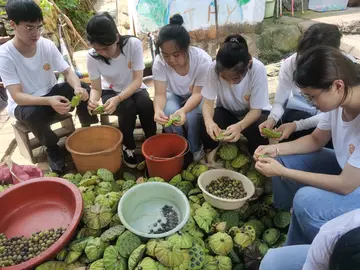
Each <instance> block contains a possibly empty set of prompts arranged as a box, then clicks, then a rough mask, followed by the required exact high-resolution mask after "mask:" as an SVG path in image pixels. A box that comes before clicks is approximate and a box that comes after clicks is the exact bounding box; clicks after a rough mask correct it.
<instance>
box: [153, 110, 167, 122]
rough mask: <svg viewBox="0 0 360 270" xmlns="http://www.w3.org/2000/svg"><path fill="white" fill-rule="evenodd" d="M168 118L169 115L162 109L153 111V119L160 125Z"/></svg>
mask: <svg viewBox="0 0 360 270" xmlns="http://www.w3.org/2000/svg"><path fill="white" fill-rule="evenodd" d="M168 120H169V117H167V116H166V115H165V113H164V112H163V111H162V110H156V111H155V115H154V121H155V122H156V123H158V124H160V125H165V124H166V123H167V121H168Z"/></svg>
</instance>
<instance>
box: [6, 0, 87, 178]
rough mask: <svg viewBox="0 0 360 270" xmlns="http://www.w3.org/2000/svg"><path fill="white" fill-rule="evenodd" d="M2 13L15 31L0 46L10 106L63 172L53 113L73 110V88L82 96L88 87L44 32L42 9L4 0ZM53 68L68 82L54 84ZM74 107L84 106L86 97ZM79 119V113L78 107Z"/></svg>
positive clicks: (23, 0)
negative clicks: (51, 123) (52, 123)
mask: <svg viewBox="0 0 360 270" xmlns="http://www.w3.org/2000/svg"><path fill="white" fill-rule="evenodd" d="M6 13H7V16H8V18H9V20H10V24H11V26H12V27H13V29H14V33H15V36H14V38H13V39H12V40H10V41H8V42H6V43H5V44H3V45H2V46H1V47H0V77H1V79H2V81H3V83H4V86H5V88H6V89H7V90H8V93H9V95H8V96H9V100H8V112H9V115H10V116H14V117H15V118H16V119H17V120H18V121H20V122H22V123H23V124H24V125H26V126H27V128H28V129H29V130H30V131H31V132H32V133H33V134H34V135H35V137H36V138H37V139H38V140H39V142H40V144H41V145H43V146H46V147H47V149H46V151H47V155H48V159H49V167H50V169H51V170H52V171H55V172H58V173H61V172H63V171H64V169H65V167H66V163H65V158H64V153H63V152H62V149H60V148H59V146H58V145H57V142H58V140H59V138H58V137H57V135H56V134H55V133H54V132H53V131H52V130H51V128H50V122H51V121H52V119H53V117H54V115H56V113H59V114H65V113H67V112H69V111H70V110H71V106H70V101H71V99H72V97H73V96H74V95H75V94H79V95H81V99H82V101H86V100H87V99H88V93H87V91H86V90H85V89H84V87H88V86H87V85H86V84H82V83H80V80H79V78H78V77H77V76H76V74H75V73H74V72H73V71H72V69H71V68H70V67H69V65H68V63H67V62H66V61H65V60H64V59H63V56H62V55H61V53H60V52H59V50H58V49H57V48H56V46H55V44H54V43H53V42H52V41H50V40H48V39H45V38H43V37H41V36H40V35H41V32H42V29H43V25H42V24H43V14H42V11H41V9H40V7H39V6H38V5H37V4H36V3H35V2H34V1H32V0H11V1H7V4H6ZM54 71H58V72H61V73H62V74H63V75H64V76H65V78H66V81H67V82H66V83H61V84H57V80H56V77H55V74H54ZM78 108H85V109H86V102H80V105H79V106H78ZM81 111H84V110H81ZM78 115H79V118H80V121H82V120H83V115H82V114H81V113H80V111H78Z"/></svg>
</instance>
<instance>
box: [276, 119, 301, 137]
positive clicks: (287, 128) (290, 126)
mask: <svg viewBox="0 0 360 270" xmlns="http://www.w3.org/2000/svg"><path fill="white" fill-rule="evenodd" d="M276 131H278V132H281V133H282V134H281V137H280V138H279V139H278V140H279V141H282V140H285V139H287V138H289V137H290V135H291V134H292V133H293V132H295V131H296V123H295V122H291V123H285V124H282V125H281V126H280V127H279V128H277V129H276Z"/></svg>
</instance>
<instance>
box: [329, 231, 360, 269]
mask: <svg viewBox="0 0 360 270" xmlns="http://www.w3.org/2000/svg"><path fill="white" fill-rule="evenodd" d="M359 265H360V227H359V228H355V229H352V230H350V231H348V232H347V233H345V234H344V235H342V236H341V237H340V238H339V240H338V241H337V242H336V244H335V246H334V249H333V251H332V254H331V256H330V260H329V269H330V270H357V269H359Z"/></svg>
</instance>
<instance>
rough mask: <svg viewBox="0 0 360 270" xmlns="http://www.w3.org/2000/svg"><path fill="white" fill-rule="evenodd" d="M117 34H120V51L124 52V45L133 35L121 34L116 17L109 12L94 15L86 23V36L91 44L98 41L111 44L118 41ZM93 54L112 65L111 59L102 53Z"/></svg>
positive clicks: (106, 44)
mask: <svg viewBox="0 0 360 270" xmlns="http://www.w3.org/2000/svg"><path fill="white" fill-rule="evenodd" d="M117 35H118V36H119V42H118V45H119V47H120V51H121V53H122V54H124V51H123V49H124V46H125V45H126V44H127V42H128V40H129V38H130V37H132V36H128V35H124V36H122V35H120V33H119V31H118V29H117V27H116V23H115V21H114V19H113V18H112V17H111V15H110V14H109V13H108V12H103V13H98V14H96V15H94V16H93V17H92V18H91V19H90V21H89V22H88V23H87V25H86V36H87V40H88V41H89V42H90V44H92V43H98V44H101V45H104V46H110V45H112V44H114V43H115V42H116V39H117ZM91 56H92V57H93V58H95V59H97V60H102V61H104V62H105V63H106V64H108V65H110V62H109V60H110V59H107V58H105V57H104V56H102V55H99V54H97V53H95V54H91Z"/></svg>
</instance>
